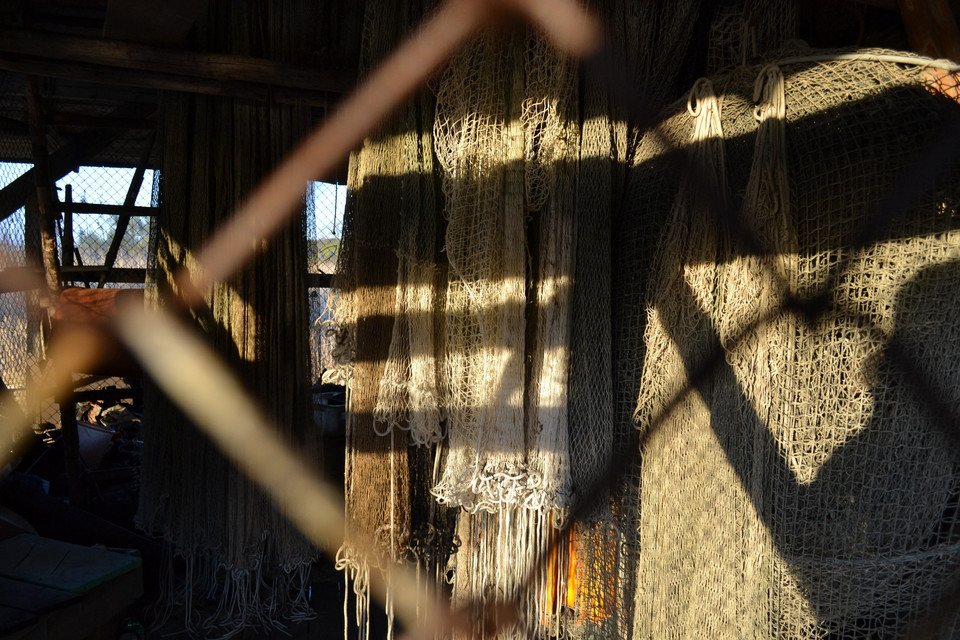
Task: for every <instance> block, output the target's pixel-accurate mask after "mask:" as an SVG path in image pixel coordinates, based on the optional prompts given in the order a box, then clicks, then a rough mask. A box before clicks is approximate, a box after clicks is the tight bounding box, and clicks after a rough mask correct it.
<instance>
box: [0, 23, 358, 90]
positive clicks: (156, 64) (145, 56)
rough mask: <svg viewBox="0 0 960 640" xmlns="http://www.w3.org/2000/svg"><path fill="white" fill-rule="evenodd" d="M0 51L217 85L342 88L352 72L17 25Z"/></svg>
mask: <svg viewBox="0 0 960 640" xmlns="http://www.w3.org/2000/svg"><path fill="white" fill-rule="evenodd" d="M0 52H4V53H7V54H14V55H16V56H20V57H21V58H20V60H21V61H26V60H27V58H22V57H23V56H29V58H31V59H33V60H34V61H36V62H39V61H45V62H47V63H52V64H51V66H50V69H53V68H54V65H56V64H60V63H71V64H72V65H73V67H72V68H73V70H74V73H75V72H76V69H77V67H78V66H79V65H77V64H76V63H82V64H84V65H93V66H95V67H100V68H101V71H106V70H111V71H110V73H113V72H115V71H116V70H121V69H125V70H131V71H136V72H138V73H137V74H133V75H127V81H130V80H131V79H134V78H136V77H137V76H140V77H142V78H144V81H147V79H149V78H155V79H162V78H164V77H165V76H166V77H167V78H179V79H181V81H182V79H185V78H191V79H193V80H194V81H195V82H196V81H197V80H201V81H207V82H212V83H218V84H221V85H223V84H225V83H226V84H228V85H229V84H247V85H251V86H270V87H285V88H288V89H297V90H299V91H305V92H308V93H315V94H316V93H333V94H344V93H347V92H349V91H350V90H351V89H352V88H353V84H354V78H353V77H352V76H351V75H349V74H343V73H333V72H325V71H316V70H313V69H304V68H298V67H292V66H290V65H287V64H283V63H280V62H274V61H272V60H266V59H262V58H252V57H247V56H236V55H227V54H214V53H194V52H190V51H183V50H177V49H165V48H162V47H153V46H149V45H142V44H134V43H130V42H117V41H111V40H104V39H97V38H82V37H78V36H63V35H59V34H54V33H44V32H32V31H25V30H20V29H0ZM5 58H6V59H7V60H9V59H10V58H9V57H5ZM44 75H46V74H44ZM108 75H109V74H108ZM104 80H105V81H107V80H109V78H108V77H107V78H104ZM168 87H169V85H168ZM155 88H161V87H155ZM182 90H187V89H182Z"/></svg>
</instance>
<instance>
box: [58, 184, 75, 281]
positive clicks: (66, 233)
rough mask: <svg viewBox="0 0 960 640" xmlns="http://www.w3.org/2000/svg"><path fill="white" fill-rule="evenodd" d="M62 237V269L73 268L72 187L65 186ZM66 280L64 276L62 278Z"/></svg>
mask: <svg viewBox="0 0 960 640" xmlns="http://www.w3.org/2000/svg"><path fill="white" fill-rule="evenodd" d="M63 205H64V206H63V237H62V238H61V239H60V244H61V247H62V250H61V254H62V258H63V266H64V269H66V268H67V267H72V266H73V211H72V210H71V206H72V205H73V185H69V184H68V185H67V186H66V187H65V188H64V190H63ZM64 278H66V276H64Z"/></svg>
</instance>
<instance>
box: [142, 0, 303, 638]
mask: <svg viewBox="0 0 960 640" xmlns="http://www.w3.org/2000/svg"><path fill="white" fill-rule="evenodd" d="M294 5H297V6H294ZM298 12H299V5H298V3H287V2H277V3H271V4H270V5H269V6H268V5H262V4H257V5H249V6H248V5H244V8H239V7H235V6H233V5H232V4H230V3H212V4H211V8H210V14H209V17H208V23H207V25H206V28H205V29H202V30H201V33H203V34H204V35H203V38H205V39H206V40H205V42H206V46H207V47H208V48H209V49H211V50H215V51H230V52H233V53H240V54H244V55H257V56H262V57H271V58H273V59H278V60H284V61H288V62H292V61H293V60H291V56H292V55H293V53H292V52H303V51H308V50H309V42H310V40H309V33H303V32H298V33H291V31H290V29H289V25H290V19H289V17H290V16H291V15H299V13H298ZM309 124H310V118H309V113H308V112H307V111H306V110H305V109H304V108H302V107H294V106H278V105H272V104H260V103H250V102H245V101H242V100H233V99H225V98H213V97H205V96H183V95H169V96H165V97H164V99H163V104H162V114H161V132H162V148H163V166H162V176H163V181H162V186H161V197H160V211H159V214H158V218H157V227H158V228H157V230H156V234H155V237H154V241H153V244H154V252H155V253H154V256H153V259H154V262H155V268H154V269H153V270H152V280H153V282H154V284H155V286H154V287H152V288H151V289H150V292H151V293H150V297H151V298H152V302H153V304H160V305H162V304H164V297H165V294H169V293H171V292H173V291H174V290H175V284H174V282H173V276H174V274H175V273H177V272H178V270H179V269H180V268H182V267H186V268H188V269H195V268H196V263H195V258H194V251H196V250H197V249H199V247H200V246H201V245H202V244H203V242H204V241H205V240H206V239H207V238H208V237H209V235H210V234H211V233H212V232H213V230H214V229H215V228H216V227H217V226H218V225H219V224H220V223H221V222H223V221H225V220H226V219H228V218H229V216H230V215H231V213H232V212H233V211H234V210H235V209H236V207H237V206H238V205H239V203H240V202H241V201H242V199H243V198H244V197H245V196H246V194H247V193H248V191H249V190H250V189H251V188H252V187H253V186H254V185H256V184H257V183H258V182H260V181H261V180H262V179H263V178H264V177H265V176H266V175H267V173H268V172H269V171H270V170H272V169H273V168H274V166H275V165H276V164H278V163H279V161H280V160H282V158H283V157H284V156H285V154H286V153H288V152H289V150H290V149H291V148H292V147H293V145H294V144H295V143H296V142H297V141H298V140H299V139H300V138H301V137H302V136H303V135H304V133H305V132H306V130H307V127H308V126H309ZM304 186H305V187H306V185H304ZM299 220H300V222H299V223H297V224H293V225H291V226H289V227H288V228H286V229H284V230H282V231H281V232H280V233H279V234H278V236H277V237H276V239H275V240H273V241H272V242H271V243H270V244H269V245H267V246H265V247H264V248H263V250H262V251H261V252H259V253H258V255H257V257H256V258H255V259H253V260H252V261H251V262H250V263H249V264H248V265H247V266H246V267H245V268H244V269H243V270H242V271H241V272H240V273H239V274H238V275H236V276H234V277H232V278H231V279H230V280H228V281H226V282H223V283H219V284H217V285H215V286H214V288H213V290H212V292H211V293H210V294H209V295H208V296H207V298H206V301H205V302H206V304H205V305H203V306H201V307H199V308H198V309H196V310H194V311H193V312H192V313H191V315H192V320H193V322H194V324H195V325H196V327H197V328H198V329H199V330H200V331H202V332H203V333H204V334H205V335H206V336H207V338H208V339H209V342H210V343H211V344H212V345H213V347H214V348H215V349H216V350H217V351H218V353H219V354H220V355H221V356H223V357H224V359H225V360H226V361H227V362H228V363H230V365H231V367H232V368H233V370H234V371H236V372H237V374H238V375H239V377H240V379H241V380H242V382H243V383H244V384H245V385H246V388H247V389H248V390H249V392H250V393H251V394H252V395H253V396H254V397H256V398H258V399H259V400H260V402H261V403H262V404H263V406H264V408H265V409H266V411H267V413H268V414H269V415H270V416H271V417H272V418H273V421H274V423H275V424H276V425H277V427H278V429H279V432H280V433H279V435H280V436H282V437H283V438H285V439H286V440H288V441H290V442H291V443H292V444H294V445H295V446H297V447H298V448H300V449H301V450H303V451H304V452H305V455H307V456H308V457H309V456H315V455H317V451H316V449H315V448H314V447H313V446H311V445H313V444H315V438H313V437H312V435H311V421H310V417H309V416H310V413H309V406H310V405H309V402H310V386H309V380H310V375H309V369H308V368H307V367H308V364H309V363H308V360H307V358H308V353H309V346H308V342H307V341H308V337H307V328H308V318H307V307H306V304H307V282H306V251H307V249H306V242H305V239H304V229H303V228H302V224H303V222H302V216H301V217H300V218H299ZM214 400H215V399H211V402H212V401H214ZM144 403H145V411H144V461H143V485H142V490H141V496H140V510H139V516H138V519H139V523H140V525H141V526H142V527H143V529H144V530H145V531H147V532H149V533H151V534H154V535H158V536H162V537H163V538H164V539H165V540H166V541H168V543H169V546H170V549H171V552H172V554H174V555H175V556H177V557H179V558H182V559H183V563H182V564H183V566H185V567H186V569H185V571H186V575H185V580H184V584H183V588H182V589H179V590H177V593H167V594H165V596H164V600H165V601H166V602H167V603H174V602H179V603H181V604H184V605H185V612H186V613H185V616H186V617H185V624H186V626H187V628H188V630H190V631H191V632H193V633H194V634H196V635H202V636H204V637H213V636H217V635H223V636H228V635H232V634H234V633H237V632H239V631H241V630H242V629H243V628H244V627H247V626H260V627H269V628H282V626H283V623H284V622H285V621H291V620H292V621H295V620H300V619H304V618H305V617H309V616H311V615H312V610H311V609H310V607H309V603H308V601H307V598H308V591H307V581H308V578H309V570H310V564H311V562H312V561H313V559H314V558H315V551H314V550H313V548H312V547H311V545H310V544H309V543H308V542H307V541H306V540H305V539H304V538H303V537H302V536H301V535H300V534H299V533H298V532H297V531H296V530H295V529H294V528H293V527H292V526H291V525H290V524H288V522H287V520H286V519H285V518H284V517H283V515H282V514H280V513H279V512H277V511H276V510H275V508H274V507H273V506H272V504H271V502H270V501H269V500H268V499H267V498H266V497H265V496H264V495H262V493H261V492H260V491H259V490H258V489H257V488H256V487H255V486H254V485H253V484H252V483H251V482H250V481H249V480H247V479H246V477H245V476H244V474H243V473H242V472H240V471H239V470H238V469H236V468H234V466H233V465H232V464H231V463H230V462H229V461H227V460H226V459H225V458H224V457H223V455H222V454H221V453H220V452H219V451H218V450H217V448H216V446H214V445H213V444H212V443H211V442H210V441H209V440H208V439H207V438H206V437H205V436H204V435H203V434H202V433H201V432H200V431H199V430H198V429H197V428H196V427H195V426H194V425H193V424H191V423H190V421H189V420H187V419H186V418H185V416H183V415H182V414H181V413H180V412H179V411H178V410H177V409H176V407H175V406H174V405H173V404H172V403H171V402H170V401H169V400H168V399H167V398H165V397H164V396H163V395H162V393H161V392H160V391H159V390H158V389H156V388H155V387H154V386H152V385H150V386H148V387H147V389H146V393H145V400H144ZM314 459H316V458H314ZM172 567H173V564H172V561H171V566H170V579H171V583H170V585H168V586H169V587H170V589H171V590H174V586H173V585H174V583H173V579H174V578H173V568H172Z"/></svg>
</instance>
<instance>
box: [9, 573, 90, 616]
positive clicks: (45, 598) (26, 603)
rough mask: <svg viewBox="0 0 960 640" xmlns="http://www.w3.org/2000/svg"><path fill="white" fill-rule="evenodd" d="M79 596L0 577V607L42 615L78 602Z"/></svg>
mask: <svg viewBox="0 0 960 640" xmlns="http://www.w3.org/2000/svg"><path fill="white" fill-rule="evenodd" d="M79 600H80V595H79V594H76V593H70V592H69V591H62V590H61V589H54V588H51V587H44V586H40V585H36V584H30V583H29V582H23V581H22V580H14V579H13V578H4V577H2V576H0V605H2V606H4V607H12V608H14V609H20V610H21V611H28V612H30V613H36V614H38V615H39V614H42V613H46V612H48V611H52V610H53V609H57V608H59V607H65V606H67V605H68V604H72V603H74V602H78V601H79Z"/></svg>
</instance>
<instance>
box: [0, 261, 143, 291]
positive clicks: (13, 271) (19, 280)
mask: <svg viewBox="0 0 960 640" xmlns="http://www.w3.org/2000/svg"><path fill="white" fill-rule="evenodd" d="M101 272H103V267H101V266H99V265H90V266H88V265H76V266H73V267H62V268H61V269H60V275H61V277H63V278H64V280H66V281H68V282H73V281H75V280H82V281H86V280H88V279H90V278H91V277H95V276H97V275H99V274H100V273H101ZM41 273H42V271H41V270H40V269H38V268H31V267H10V268H9V269H0V293H18V292H20V291H33V290H35V289H37V288H38V283H37V276H39V275H41ZM146 277H147V273H146V270H145V269H135V268H127V267H116V268H114V269H113V271H112V272H111V274H110V281H111V282H118V283H123V284H143V283H144V282H145V281H146Z"/></svg>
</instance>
